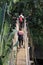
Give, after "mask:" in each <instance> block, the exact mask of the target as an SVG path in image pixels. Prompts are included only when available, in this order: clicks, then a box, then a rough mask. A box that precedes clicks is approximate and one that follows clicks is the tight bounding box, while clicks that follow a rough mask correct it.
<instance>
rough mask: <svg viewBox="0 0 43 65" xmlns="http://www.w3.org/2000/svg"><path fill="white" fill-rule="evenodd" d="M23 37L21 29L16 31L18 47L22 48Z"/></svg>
mask: <svg viewBox="0 0 43 65" xmlns="http://www.w3.org/2000/svg"><path fill="white" fill-rule="evenodd" d="M23 35H24V32H23V31H22V29H21V28H19V31H18V41H19V47H23Z"/></svg>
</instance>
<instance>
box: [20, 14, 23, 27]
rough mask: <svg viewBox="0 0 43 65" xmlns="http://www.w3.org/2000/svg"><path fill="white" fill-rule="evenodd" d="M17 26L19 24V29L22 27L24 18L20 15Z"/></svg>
mask: <svg viewBox="0 0 43 65" xmlns="http://www.w3.org/2000/svg"><path fill="white" fill-rule="evenodd" d="M19 24H20V26H19V27H21V28H22V27H24V16H23V14H22V13H21V14H20V16H19Z"/></svg>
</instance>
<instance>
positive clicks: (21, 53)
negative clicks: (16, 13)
mask: <svg viewBox="0 0 43 65" xmlns="http://www.w3.org/2000/svg"><path fill="white" fill-rule="evenodd" d="M15 30H16V32H15V35H14V38H13V39H12V41H13V47H12V50H11V53H10V55H9V57H10V59H9V61H8V65H31V64H34V62H33V61H32V60H30V54H29V50H30V47H29V45H28V42H29V40H28V36H27V26H26V19H25V20H24V28H23V31H24V41H23V45H24V48H20V49H18V35H17V32H18V30H19V20H18V19H17V23H16V27H15Z"/></svg>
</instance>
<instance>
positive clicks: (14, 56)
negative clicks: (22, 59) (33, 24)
mask: <svg viewBox="0 0 43 65" xmlns="http://www.w3.org/2000/svg"><path fill="white" fill-rule="evenodd" d="M18 29H19V28H18V20H17V24H16V28H15V34H14V38H13V40H12V41H13V47H12V50H11V53H10V59H9V62H8V65H16V63H17V46H18V35H17V32H18Z"/></svg>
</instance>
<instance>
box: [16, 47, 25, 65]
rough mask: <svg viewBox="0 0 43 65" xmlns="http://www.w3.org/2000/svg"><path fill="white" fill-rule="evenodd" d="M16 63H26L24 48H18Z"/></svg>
mask: <svg viewBox="0 0 43 65" xmlns="http://www.w3.org/2000/svg"><path fill="white" fill-rule="evenodd" d="M17 65H26V53H25V48H20V49H19V50H18V53H17Z"/></svg>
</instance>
